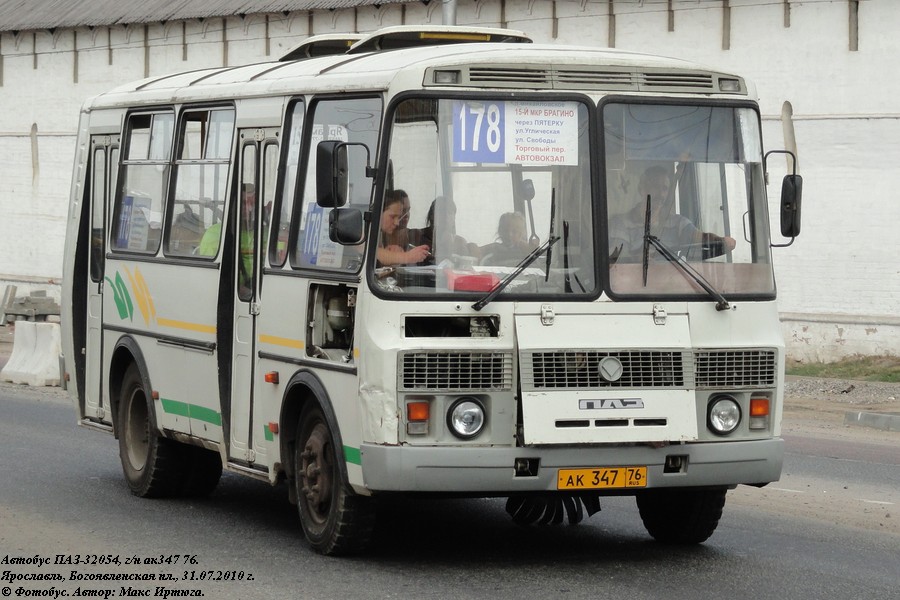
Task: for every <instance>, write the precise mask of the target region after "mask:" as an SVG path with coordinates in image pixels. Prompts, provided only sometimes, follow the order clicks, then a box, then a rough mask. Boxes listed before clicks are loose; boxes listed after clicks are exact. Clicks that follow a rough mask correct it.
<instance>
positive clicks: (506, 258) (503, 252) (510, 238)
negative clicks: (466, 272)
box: [480, 212, 538, 265]
mask: <svg viewBox="0 0 900 600" xmlns="http://www.w3.org/2000/svg"><path fill="white" fill-rule="evenodd" d="M537 246H538V244H537V241H536V240H533V241H531V242H529V241H528V239H527V231H526V227H525V215H523V214H522V213H520V212H508V213H503V214H502V215H500V221H499V222H498V224H497V241H496V242H493V243H491V244H488V245H486V246H482V247H481V248H480V253H481V264H483V265H507V264H510V263H511V264H512V265H516V264H518V263H519V261H521V260H522V259H523V258H525V257H526V256H527V255H528V254H529V253H531V251H532V250H534V249H535V248H537Z"/></svg>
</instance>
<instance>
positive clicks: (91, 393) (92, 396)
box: [83, 135, 119, 422]
mask: <svg viewBox="0 0 900 600" xmlns="http://www.w3.org/2000/svg"><path fill="white" fill-rule="evenodd" d="M118 161H119V136H117V135H116V136H109V135H97V136H94V137H92V138H91V163H90V164H91V173H90V178H91V187H90V190H91V192H90V202H91V224H90V236H91V239H90V255H89V256H90V258H89V263H90V267H89V269H88V274H87V275H88V281H87V311H86V315H85V317H86V326H87V338H86V341H85V348H84V364H85V373H84V379H83V381H84V386H85V389H84V398H85V417H87V418H89V419H99V420H102V421H106V422H111V420H112V413H111V411H110V410H109V398H108V397H106V398H104V389H103V388H104V386H103V383H102V382H103V293H104V292H105V293H109V294H112V293H113V292H114V291H115V290H114V287H113V286H114V285H115V284H114V283H113V282H112V281H110V280H108V279H107V280H105V281H104V277H105V275H104V273H105V266H106V237H105V233H104V232H105V231H106V228H105V227H104V223H105V219H106V205H107V201H108V199H109V197H110V195H111V194H112V192H113V191H114V190H115V187H116V175H117V173H118V170H117V164H118ZM104 285H105V286H106V289H105V290H104ZM107 393H108V391H107Z"/></svg>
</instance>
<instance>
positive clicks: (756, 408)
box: [750, 398, 769, 417]
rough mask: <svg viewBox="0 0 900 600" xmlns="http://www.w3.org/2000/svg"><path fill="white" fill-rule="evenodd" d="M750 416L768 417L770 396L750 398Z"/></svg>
mask: <svg viewBox="0 0 900 600" xmlns="http://www.w3.org/2000/svg"><path fill="white" fill-rule="evenodd" d="M750 416H751V417H768V416H769V399H768V398H750Z"/></svg>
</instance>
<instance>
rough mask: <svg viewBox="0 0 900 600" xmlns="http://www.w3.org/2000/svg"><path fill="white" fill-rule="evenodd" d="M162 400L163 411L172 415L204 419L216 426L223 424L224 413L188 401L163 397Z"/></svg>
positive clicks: (205, 421)
mask: <svg viewBox="0 0 900 600" xmlns="http://www.w3.org/2000/svg"><path fill="white" fill-rule="evenodd" d="M160 401H161V402H162V407H163V411H165V412H167V413H169V414H170V415H178V416H180V417H187V418H189V419H197V420H198V421H203V422H204V423H209V424H211V425H215V426H216V427H221V426H222V415H221V414H219V413H217V412H216V411H214V410H212V409H209V408H205V407H203V406H197V405H196V404H188V403H187V402H179V401H178V400H169V399H167V398H161V399H160Z"/></svg>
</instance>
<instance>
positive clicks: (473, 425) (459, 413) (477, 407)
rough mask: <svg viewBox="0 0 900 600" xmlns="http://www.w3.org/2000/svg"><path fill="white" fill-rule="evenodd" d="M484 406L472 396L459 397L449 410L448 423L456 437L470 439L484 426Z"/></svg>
mask: <svg viewBox="0 0 900 600" xmlns="http://www.w3.org/2000/svg"><path fill="white" fill-rule="evenodd" d="M484 420H485V419H484V406H482V404H481V402H479V401H478V400H476V399H475V398H471V397H464V398H459V399H458V400H456V401H455V402H454V403H453V404H451V405H450V410H448V411H447V425H448V426H449V427H450V431H452V432H453V435H455V436H456V437H458V438H460V439H463V440H468V439H471V438H473V437H475V436H476V435H478V434H479V433H481V430H482V429H483V428H484Z"/></svg>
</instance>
